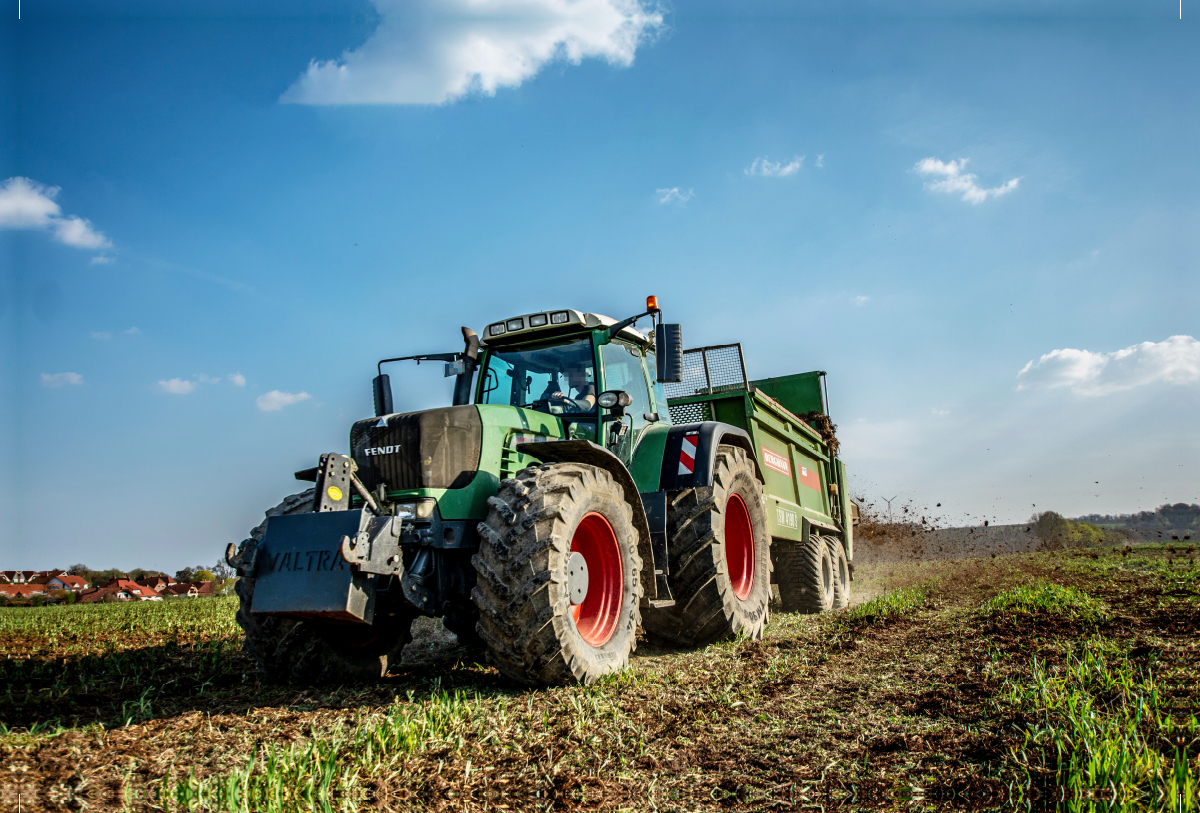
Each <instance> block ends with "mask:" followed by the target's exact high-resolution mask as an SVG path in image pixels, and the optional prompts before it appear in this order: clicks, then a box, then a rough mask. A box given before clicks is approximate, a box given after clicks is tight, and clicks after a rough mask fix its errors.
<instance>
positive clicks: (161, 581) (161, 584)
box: [137, 576, 175, 593]
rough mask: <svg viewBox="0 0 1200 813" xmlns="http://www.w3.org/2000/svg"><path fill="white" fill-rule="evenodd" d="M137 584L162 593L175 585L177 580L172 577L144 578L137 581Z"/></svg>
mask: <svg viewBox="0 0 1200 813" xmlns="http://www.w3.org/2000/svg"><path fill="white" fill-rule="evenodd" d="M137 583H138V584H140V585H142V586H143V587H149V588H150V589H151V590H153V591H155V592H156V593H161V592H162V591H164V590H166V589H167V588H168V587H170V586H171V585H172V584H174V583H175V580H174V579H172V578H171V577H170V576H143V577H142V578H140V579H138V580H137Z"/></svg>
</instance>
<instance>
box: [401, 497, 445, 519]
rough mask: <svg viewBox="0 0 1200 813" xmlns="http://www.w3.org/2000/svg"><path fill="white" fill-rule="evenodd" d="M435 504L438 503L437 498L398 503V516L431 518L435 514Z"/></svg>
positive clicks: (403, 517)
mask: <svg viewBox="0 0 1200 813" xmlns="http://www.w3.org/2000/svg"><path fill="white" fill-rule="evenodd" d="M435 505H437V501H436V500H420V501H419V502H401V503H396V516H398V517H400V518H401V519H429V518H430V517H432V516H433V507H434V506H435Z"/></svg>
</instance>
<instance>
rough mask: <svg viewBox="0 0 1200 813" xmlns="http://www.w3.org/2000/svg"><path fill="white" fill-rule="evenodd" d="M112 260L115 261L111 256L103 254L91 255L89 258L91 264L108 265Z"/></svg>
mask: <svg viewBox="0 0 1200 813" xmlns="http://www.w3.org/2000/svg"><path fill="white" fill-rule="evenodd" d="M112 262H115V260H113V258H112V257H105V256H103V255H100V256H96V257H92V260H91V264H92V265H108V264H109V263H112Z"/></svg>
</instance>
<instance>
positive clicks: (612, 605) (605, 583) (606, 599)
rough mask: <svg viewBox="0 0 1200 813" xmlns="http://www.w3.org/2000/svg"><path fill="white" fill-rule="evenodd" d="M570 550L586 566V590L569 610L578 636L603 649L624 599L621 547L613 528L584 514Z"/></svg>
mask: <svg viewBox="0 0 1200 813" xmlns="http://www.w3.org/2000/svg"><path fill="white" fill-rule="evenodd" d="M571 550H572V551H577V552H579V554H581V555H582V556H583V559H584V561H586V562H587V572H588V588H587V595H585V596H584V597H583V603H582V604H577V605H575V606H574V607H572V608H571V617H572V618H574V619H575V628H576V629H577V630H579V636H580V637H581V638H583V640H584V641H586V642H587V643H589V644H591V645H592V646H603V645H604V644H606V643H608V640H609V639H610V638H612V637H613V633H614V632H616V630H617V621H619V620H620V618H621V604H622V599H623V598H624V593H625V591H624V576H625V574H624V569H623V568H622V566H621V546H620V545H619V544H618V543H617V535H616V533H615V532H614V531H613V529H612V525H610V524H609V523H608V520H607V519H605V518H604V516H603V515H602V514H597V513H596V512H595V511H593V512H591V513H590V514H586V515H585V516H584V517H583V519H581V520H580V521H579V526H578V527H577V528H576V529H575V536H574V537H572V538H571Z"/></svg>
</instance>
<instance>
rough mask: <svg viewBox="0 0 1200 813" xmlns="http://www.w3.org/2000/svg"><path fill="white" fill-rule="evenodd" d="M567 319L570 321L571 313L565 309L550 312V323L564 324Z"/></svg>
mask: <svg viewBox="0 0 1200 813" xmlns="http://www.w3.org/2000/svg"><path fill="white" fill-rule="evenodd" d="M569 321H571V314H569V313H567V312H566V311H558V312H557V313H552V314H550V324H552V325H565V324H566V323H567V322H569Z"/></svg>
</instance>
